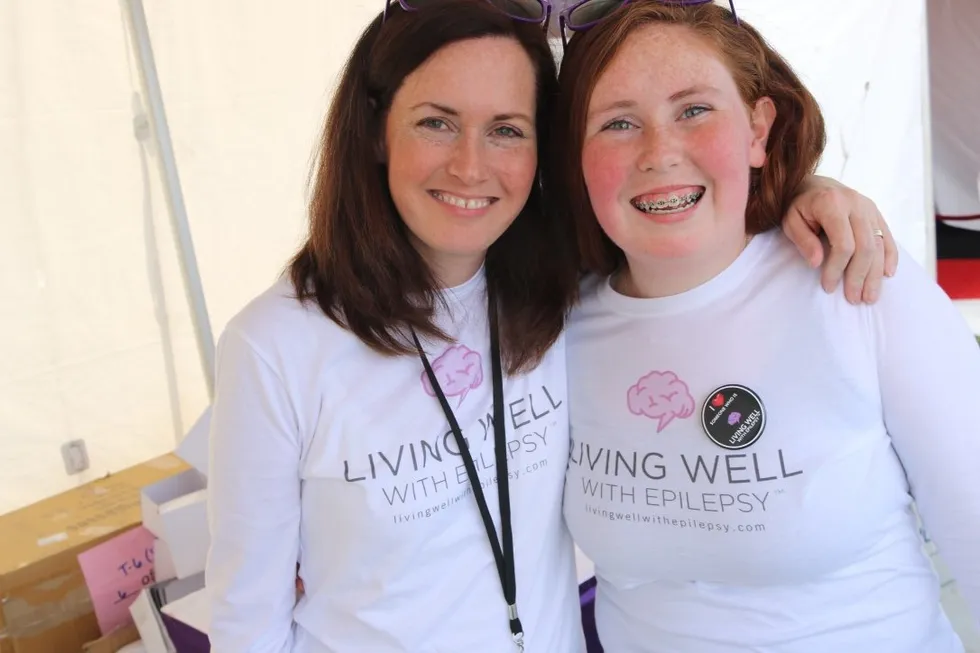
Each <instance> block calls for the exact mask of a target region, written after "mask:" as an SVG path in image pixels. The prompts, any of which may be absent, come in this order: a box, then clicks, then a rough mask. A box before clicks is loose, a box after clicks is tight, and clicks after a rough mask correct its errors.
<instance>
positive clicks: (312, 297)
mask: <svg viewBox="0 0 980 653" xmlns="http://www.w3.org/2000/svg"><path fill="white" fill-rule="evenodd" d="M485 37H505V38H511V39H514V40H515V41H516V42H518V43H519V44H520V45H521V46H522V47H523V49H524V51H525V52H526V53H527V54H528V56H529V57H530V59H531V62H532V63H533V65H534V68H535V72H536V75H537V109H536V110H537V116H536V121H537V130H536V131H537V140H538V152H539V157H538V160H539V165H540V162H541V161H542V159H543V156H541V154H542V153H543V152H545V151H546V149H545V148H546V147H547V146H548V141H549V136H550V133H549V132H550V130H549V128H548V127H549V125H548V118H549V115H550V113H551V110H552V103H553V102H554V99H555V96H556V95H557V72H556V70H555V62H554V58H553V56H552V53H551V50H550V48H549V46H548V42H547V39H546V37H545V35H544V33H543V31H542V30H541V28H540V27H539V26H535V25H531V24H525V23H521V22H519V21H515V20H513V19H511V18H508V17H507V16H506V15H505V14H503V13H502V12H500V11H499V10H498V9H496V8H494V7H493V6H492V5H491V4H490V3H487V2H486V1H485V0H444V1H442V2H433V3H432V4H426V5H424V6H423V8H422V9H420V10H417V11H412V12H405V11H402V10H401V9H400V8H399V7H398V5H397V3H392V5H391V7H389V9H388V20H387V21H386V22H384V23H383V24H382V20H381V16H380V15H379V16H378V18H377V19H375V20H374V21H373V22H372V23H371V25H369V26H368V27H367V29H366V30H365V31H364V33H363V34H362V35H361V37H360V39H359V40H358V42H357V44H356V45H355V46H354V49H353V51H352V52H351V55H350V58H349V59H348V61H347V65H346V67H345V69H344V71H343V74H342V77H341V79H340V84H339V86H338V89H337V91H336V94H335V96H334V98H333V102H332V104H331V106H330V110H329V112H328V115H327V118H326V123H325V126H324V130H323V136H322V142H321V145H320V152H319V161H318V163H317V167H316V169H315V172H314V176H313V188H312V201H311V205H310V209H309V236H308V239H307V241H306V243H305V244H304V245H303V247H302V248H301V250H300V251H299V253H298V254H297V255H296V256H295V258H294V259H293V261H292V263H291V265H290V276H291V278H292V282H293V286H294V287H295V289H296V292H297V295H298V296H299V297H300V298H301V299H302V300H304V301H306V300H309V301H315V302H316V303H317V304H318V305H319V307H320V309H321V310H322V311H323V312H324V313H325V314H326V315H327V316H328V317H329V318H330V319H332V320H333V321H334V322H336V323H337V324H339V325H341V326H343V327H344V328H346V329H348V330H350V331H351V332H352V333H353V334H354V335H356V336H357V337H358V338H359V339H360V340H361V341H362V342H364V343H365V344H366V345H368V346H369V347H371V348H372V349H374V350H375V351H378V352H380V353H382V354H386V355H401V354H407V353H413V352H414V351H415V348H414V345H413V344H412V341H411V339H410V337H406V335H407V333H408V329H409V328H412V329H414V330H415V331H416V332H417V333H418V334H419V336H420V337H422V336H428V337H431V338H439V339H444V340H448V339H449V338H448V337H447V336H446V334H445V333H443V332H441V331H440V330H439V329H438V328H437V327H436V325H435V324H434V323H433V315H434V311H435V309H436V306H437V304H438V303H439V302H440V301H441V299H440V295H439V288H438V286H437V284H436V280H435V278H434V276H433V274H432V272H431V270H430V269H429V268H428V266H427V265H426V264H425V262H424V261H423V259H422V257H421V255H420V254H419V253H418V252H417V251H416V250H415V248H414V247H413V246H412V244H411V242H410V240H409V237H408V230H407V227H406V226H405V224H404V222H403V221H402V219H401V217H400V216H399V215H398V212H397V211H396V209H395V205H394V203H393V201H392V198H391V194H390V191H389V188H388V183H387V172H386V167H385V164H384V162H383V161H382V160H381V159H382V157H381V156H379V150H380V148H381V146H380V145H379V144H380V143H381V142H382V140H383V135H384V124H385V119H386V117H387V113H388V110H389V108H390V107H391V103H392V100H393V98H394V96H395V93H396V92H397V91H398V89H399V88H400V87H401V85H402V83H403V82H404V80H405V78H406V77H407V76H408V75H409V74H411V73H412V71H414V70H415V69H416V68H418V67H419V66H420V65H422V64H423V63H424V62H425V61H426V60H427V59H429V58H430V57H431V56H433V55H434V54H435V53H436V52H438V51H439V50H440V49H441V48H443V47H445V46H447V45H450V44H452V43H456V42H459V41H464V40H468V39H479V38H485ZM539 179H540V177H539ZM543 192H544V190H543V185H542V184H540V183H538V184H535V185H534V188H533V189H532V191H531V195H530V198H529V199H528V201H527V203H526V205H525V206H524V208H523V210H522V211H521V213H520V214H519V215H518V216H517V218H516V220H515V221H514V222H513V224H511V226H510V227H509V228H508V229H507V231H506V232H504V234H503V235H502V236H501V237H500V238H499V239H498V240H497V241H496V242H495V243H493V244H492V245H491V246H490V249H489V251H488V253H487V257H486V263H485V270H486V276H487V284H488V285H489V286H491V287H492V288H493V290H494V292H495V295H496V298H497V302H498V307H499V313H500V345H501V355H502V357H503V359H504V364H505V366H506V369H507V371H508V373H510V374H514V373H517V372H518V371H522V370H527V369H531V368H533V367H534V366H536V365H537V364H538V363H539V362H540V360H541V358H542V356H543V355H544V354H545V353H546V352H547V350H548V349H549V348H550V347H551V346H552V345H553V344H554V343H555V341H556V339H557V338H558V336H559V335H560V334H561V331H562V329H563V328H564V324H565V318H566V315H567V313H568V310H569V307H570V305H571V304H572V302H573V300H574V298H575V294H576V292H577V275H576V268H575V263H574V259H573V256H572V253H571V252H572V241H573V238H574V236H573V235H572V234H570V233H569V231H570V230H569V229H567V228H566V229H563V228H561V225H560V224H559V223H558V221H557V220H556V218H555V216H554V214H553V213H552V212H550V211H545V210H544V197H543Z"/></svg>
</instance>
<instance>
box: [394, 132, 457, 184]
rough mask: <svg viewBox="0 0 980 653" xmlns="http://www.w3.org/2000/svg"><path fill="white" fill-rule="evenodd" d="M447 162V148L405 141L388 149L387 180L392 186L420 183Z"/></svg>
mask: <svg viewBox="0 0 980 653" xmlns="http://www.w3.org/2000/svg"><path fill="white" fill-rule="evenodd" d="M448 160H449V148H447V147H445V146H443V145H441V144H436V143H426V142H421V141H416V140H411V139H405V140H401V141H397V142H394V143H392V144H391V145H390V146H389V147H388V178H389V184H390V185H392V186H395V185H398V184H399V183H402V184H404V183H412V182H416V183H418V182H422V181H425V180H426V179H428V178H429V176H430V175H432V173H433V172H435V171H436V170H439V169H440V168H442V167H444V166H445V165H446V164H447V162H448Z"/></svg>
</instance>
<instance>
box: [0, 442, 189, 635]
mask: <svg viewBox="0 0 980 653" xmlns="http://www.w3.org/2000/svg"><path fill="white" fill-rule="evenodd" d="M187 469H188V465H187V463H186V462H184V461H182V460H181V459H180V458H178V457H176V456H175V455H173V454H166V455H164V456H160V457H159V458H154V459H152V460H149V461H147V462H145V463H142V464H140V465H136V466H134V467H130V468H129V469H126V470H123V471H121V472H117V473H115V474H110V475H108V476H106V477H105V478H102V479H99V480H97V481H92V482H91V483H87V484H85V485H82V486H80V487H77V488H74V489H72V490H69V491H67V492H63V493H62V494H59V495H56V496H53V497H51V498H49V499H45V500H43V501H40V502H39V503H36V504H34V505H32V506H27V507H26V508H22V509H20V510H16V511H14V512H11V513H9V514H6V515H2V516H0V653H79V652H80V651H81V650H82V646H83V645H84V644H85V643H87V642H92V641H94V640H97V639H99V637H100V636H101V633H100V632H99V625H98V622H97V621H96V619H95V614H94V613H93V609H92V602H91V599H90V597H89V594H88V588H87V587H86V585H85V579H84V577H83V576H82V572H81V569H79V566H78V554H79V553H82V552H83V551H86V550H88V549H89V548H91V547H93V546H95V545H96V544H100V543H102V542H104V541H106V540H108V539H109V538H111V537H114V536H116V535H118V534H120V533H122V532H123V531H126V530H129V529H131V528H133V527H135V526H138V525H139V524H140V520H141V517H142V515H141V511H140V493H141V490H142V489H143V488H144V487H146V486H147V485H150V484H152V483H156V482H158V481H160V480H163V479H166V478H170V477H172V476H174V475H175V474H179V473H181V472H184V471H186V470H187Z"/></svg>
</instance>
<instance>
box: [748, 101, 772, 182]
mask: <svg viewBox="0 0 980 653" xmlns="http://www.w3.org/2000/svg"><path fill="white" fill-rule="evenodd" d="M749 119H750V121H751V123H752V146H751V149H750V150H749V165H750V166H751V167H753V168H761V167H762V166H763V165H765V163H766V145H767V144H768V142H769V132H770V131H771V130H772V124H773V122H775V121H776V104H775V103H774V102H773V101H772V98H769V97H762V98H759V99H758V100H757V101H756V103H755V106H754V107H753V108H752V113H751V115H750V116H749Z"/></svg>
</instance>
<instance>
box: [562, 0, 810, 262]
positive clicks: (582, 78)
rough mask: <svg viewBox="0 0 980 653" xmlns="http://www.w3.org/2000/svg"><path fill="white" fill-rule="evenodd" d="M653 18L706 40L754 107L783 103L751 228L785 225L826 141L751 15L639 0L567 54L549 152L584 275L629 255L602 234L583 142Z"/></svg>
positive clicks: (751, 206)
mask: <svg viewBox="0 0 980 653" xmlns="http://www.w3.org/2000/svg"><path fill="white" fill-rule="evenodd" d="M654 23H662V24H667V25H679V26H683V27H686V28H687V29H690V30H691V31H692V32H694V33H695V34H697V35H698V36H699V37H700V38H702V39H704V40H705V41H706V42H707V43H709V44H710V45H711V46H712V47H713V48H714V49H715V50H716V51H717V52H718V53H719V54H720V55H721V57H722V60H723V61H724V62H725V63H726V64H727V66H728V69H729V71H730V72H731V74H732V77H733V78H734V79H735V84H736V85H737V86H738V90H739V93H740V94H741V97H742V100H743V101H744V102H745V104H746V105H747V106H749V107H752V106H754V105H755V103H756V101H757V100H759V99H760V98H762V97H769V98H771V99H772V101H773V103H774V104H775V105H776V119H775V122H774V123H773V125H772V129H771V131H770V132H769V140H768V143H767V144H766V154H767V156H766V163H765V165H764V166H763V167H762V168H761V169H760V170H753V174H752V190H751V192H750V195H749V201H748V205H747V207H746V213H745V220H746V229H747V231H748V232H749V233H750V234H757V233H761V232H763V231H767V230H769V229H771V228H773V227H776V226H778V225H779V224H780V223H781V222H782V220H783V217H784V216H785V214H786V212H787V211H788V210H789V206H790V204H791V202H792V200H793V198H794V197H795V196H796V194H797V193H798V191H799V188H800V185H801V184H802V182H803V181H804V179H805V178H806V177H807V175H809V174H811V173H812V172H813V171H814V169H815V168H816V165H817V162H818V161H819V159H820V155H821V154H822V153H823V148H824V145H825V141H826V134H825V130H824V120H823V116H822V115H821V113H820V107H819V106H818V104H817V101H816V100H815V99H814V97H813V96H812V95H811V94H810V92H809V91H808V90H807V89H806V87H805V86H804V85H803V82H801V81H800V79H799V78H798V77H797V76H796V74H795V73H794V72H793V70H792V68H790V66H789V64H788V63H787V62H786V61H785V60H784V59H783V58H782V57H781V56H780V55H779V54H778V53H777V52H776V51H775V50H773V49H772V47H770V46H769V44H768V43H766V41H765V39H763V38H762V36H761V35H760V34H759V33H758V32H757V31H756V30H755V29H754V28H753V27H751V26H750V25H748V24H746V23H745V22H744V21H741V22H740V23H735V21H734V20H733V18H732V15H731V13H730V12H729V11H728V10H727V9H724V8H722V7H719V6H717V5H714V4H703V5H696V6H688V7H684V6H680V5H667V4H663V3H661V2H658V1H656V0H634V1H633V2H632V3H630V4H628V5H624V6H622V7H620V8H619V9H617V10H616V11H614V12H613V13H612V14H610V15H609V16H608V17H606V18H605V20H603V21H602V22H601V23H599V24H597V25H596V26H595V27H593V28H592V29H590V30H588V31H586V32H582V33H579V34H576V35H575V36H574V37H573V38H572V40H571V43H570V44H569V46H568V49H567V51H566V52H565V56H564V60H563V61H562V66H561V75H560V77H559V88H560V91H559V100H558V102H557V103H556V106H555V113H556V116H555V121H554V128H555V130H556V133H559V134H562V135H563V136H564V138H563V139H562V140H560V141H556V142H555V143H554V144H553V147H552V151H551V154H550V157H549V163H550V164H551V166H550V167H551V174H552V175H553V177H552V178H550V179H549V185H550V187H551V188H552V189H553V191H554V193H553V195H554V202H553V203H552V206H551V207H550V208H552V209H553V210H556V211H558V212H560V213H561V214H562V215H566V216H570V219H571V221H572V222H573V223H574V225H575V230H576V234H577V239H578V247H579V251H580V252H581V257H582V265H583V267H584V268H585V270H586V271H587V272H593V273H597V274H602V275H608V274H611V273H612V272H614V271H615V270H616V268H618V267H619V266H620V265H622V264H623V262H624V261H625V259H624V256H623V253H622V251H621V250H620V249H619V248H618V247H616V245H615V244H614V243H613V242H612V241H611V240H610V239H609V237H608V236H606V234H605V233H604V232H603V231H602V228H601V227H600V226H599V223H598V221H597V220H596V216H595V212H594V211H593V209H592V204H591V202H590V201H589V194H588V190H587V188H586V186H585V177H584V176H583V173H582V148H583V145H584V140H585V124H586V118H587V115H588V108H589V102H590V100H591V98H592V92H593V90H594V89H595V86H596V83H597V82H598V80H599V77H600V76H601V75H602V73H603V71H605V70H606V68H607V67H608V66H609V64H610V63H611V62H612V60H613V57H615V55H616V53H617V52H618V51H619V48H620V46H621V45H622V44H623V42H625V40H626V39H627V37H628V36H629V35H630V34H632V33H633V32H635V31H636V30H638V29H640V28H642V27H644V26H646V25H651V24H654Z"/></svg>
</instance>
